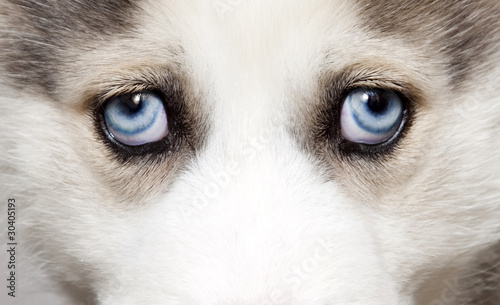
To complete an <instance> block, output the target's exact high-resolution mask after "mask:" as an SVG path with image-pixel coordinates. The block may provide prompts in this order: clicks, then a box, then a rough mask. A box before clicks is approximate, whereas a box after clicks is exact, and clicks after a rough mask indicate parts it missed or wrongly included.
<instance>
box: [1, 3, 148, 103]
mask: <svg viewBox="0 0 500 305" xmlns="http://www.w3.org/2000/svg"><path fill="white" fill-rule="evenodd" d="M136 2H137V1H133V0H113V1H107V0H106V1H101V0H98V1H94V0H93V1H89V0H86V1H58V0H26V1H25V0H23V1H21V0H7V1H2V3H0V30H1V32H2V34H1V35H2V37H1V39H0V47H1V49H2V55H0V64H2V65H4V70H6V72H7V75H5V76H4V77H5V80H6V81H7V80H9V81H10V82H11V83H12V84H13V85H17V86H23V87H26V86H34V85H36V86H38V87H39V88H41V89H44V90H45V91H46V92H47V93H49V94H50V93H52V92H53V91H54V90H55V88H56V87H57V79H56V75H57V73H58V72H59V70H60V60H61V57H62V56H63V55H65V54H63V51H64V50H65V49H67V48H68V47H69V46H71V45H75V44H84V42H85V41H87V40H89V39H91V40H100V41H103V40H104V39H105V37H106V36H110V35H116V34H120V33H125V32H127V31H129V30H131V29H132V28H133V26H134V24H133V20H134V18H133V16H134V15H135V13H136V12H137V11H138V6H137V5H136V4H137V3H136Z"/></svg>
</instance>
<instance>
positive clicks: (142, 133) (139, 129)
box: [104, 92, 168, 146]
mask: <svg viewBox="0 0 500 305" xmlns="http://www.w3.org/2000/svg"><path fill="white" fill-rule="evenodd" d="M104 121H105V123H106V127H107V129H108V132H109V134H110V135H111V137H113V138H114V139H115V140H116V141H118V142H120V143H122V144H125V145H129V146H139V145H144V144H147V143H152V142H156V141H159V140H161V139H163V138H165V137H166V136H167V134H168V124H167V114H166V112H165V108H164V106H163V102H162V100H161V99H160V97H158V96H157V95H156V94H154V93H151V92H140V93H134V94H126V95H121V96H118V97H115V98H113V99H111V100H110V101H109V102H107V103H106V104H105V105H104Z"/></svg>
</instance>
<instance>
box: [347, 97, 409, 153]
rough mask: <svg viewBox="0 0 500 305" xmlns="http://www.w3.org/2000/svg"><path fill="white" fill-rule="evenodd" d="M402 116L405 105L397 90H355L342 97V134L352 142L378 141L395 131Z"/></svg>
mask: <svg viewBox="0 0 500 305" xmlns="http://www.w3.org/2000/svg"><path fill="white" fill-rule="evenodd" d="M403 116H404V104H403V101H402V100H401V98H400V97H399V96H398V95H397V94H396V93H394V92H392V91H388V90H382V89H366V88H365V89H356V90H354V91H352V92H351V93H350V94H349V95H348V96H347V97H346V98H345V100H344V104H343V106H342V112H341V115H340V126H341V132H342V136H343V137H344V138H345V139H346V140H348V141H350V142H354V143H361V144H369V145H376V144H381V143H383V142H385V141H387V140H388V139H390V138H391V137H393V136H394V135H395V134H396V132H397V131H398V130H399V127H400V126H401V122H402V121H403Z"/></svg>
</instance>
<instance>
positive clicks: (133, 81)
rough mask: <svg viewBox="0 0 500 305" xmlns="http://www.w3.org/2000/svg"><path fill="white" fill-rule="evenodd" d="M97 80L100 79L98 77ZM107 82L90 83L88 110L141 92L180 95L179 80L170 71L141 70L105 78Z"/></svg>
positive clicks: (86, 106)
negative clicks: (115, 98)
mask: <svg viewBox="0 0 500 305" xmlns="http://www.w3.org/2000/svg"><path fill="white" fill-rule="evenodd" d="M95 79H98V78H97V77H96V78H95ZM104 79H106V80H105V81H100V82H95V83H90V84H89V85H87V86H86V88H87V90H86V92H85V93H84V96H85V98H83V101H84V102H83V103H84V107H85V108H86V109H96V108H99V107H102V106H103V105H104V104H105V103H106V101H108V100H109V99H111V98H113V97H116V96H119V95H124V94H131V93H135V92H141V91H151V92H158V93H161V94H162V95H164V96H169V95H170V94H175V93H180V92H181V91H182V90H181V86H180V82H179V80H178V78H177V77H176V76H174V75H173V74H172V73H170V71H169V69H166V68H161V67H159V68H157V69H155V70H153V69H152V68H149V69H139V70H138V71H132V72H130V73H128V74H122V75H118V76H115V77H110V78H104Z"/></svg>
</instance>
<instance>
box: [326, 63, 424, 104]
mask: <svg viewBox="0 0 500 305" xmlns="http://www.w3.org/2000/svg"><path fill="white" fill-rule="evenodd" d="M398 71H399V70H397V69H391V68H385V67H384V68H380V67H376V66H375V67H370V66H367V65H364V64H354V65H350V66H348V67H344V68H343V69H341V70H340V71H336V72H327V73H324V75H323V77H322V79H321V83H322V84H323V85H322V87H323V88H324V89H323V90H326V91H325V92H326V94H327V99H328V100H330V101H332V99H333V100H334V101H337V102H339V103H340V102H342V98H343V97H345V95H346V94H347V93H349V92H350V91H352V90H354V89H357V88H362V87H365V88H378V89H385V90H392V91H395V92H397V93H399V94H401V95H402V97H404V98H405V99H407V100H408V101H410V102H411V103H412V104H414V105H416V106H418V105H420V104H423V103H425V95H424V93H423V92H424V91H423V90H421V89H420V87H419V84H418V82H413V81H411V80H412V78H411V76H408V75H405V74H403V73H401V72H398Z"/></svg>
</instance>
